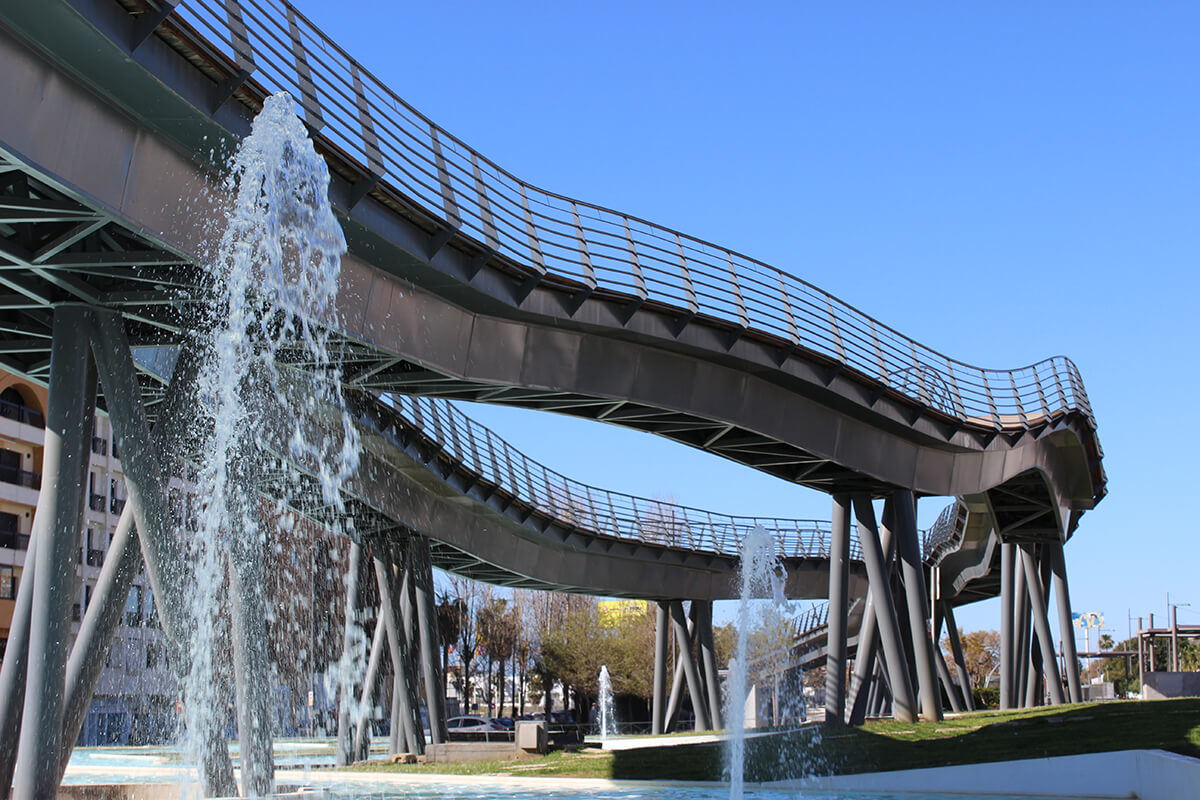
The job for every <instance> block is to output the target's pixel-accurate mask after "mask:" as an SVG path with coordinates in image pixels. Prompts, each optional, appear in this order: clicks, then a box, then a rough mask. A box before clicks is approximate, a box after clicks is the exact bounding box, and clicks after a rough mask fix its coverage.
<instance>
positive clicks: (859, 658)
mask: <svg viewBox="0 0 1200 800" xmlns="http://www.w3.org/2000/svg"><path fill="white" fill-rule="evenodd" d="M893 538H894V537H893V536H892V529H891V528H890V527H885V528H882V529H881V530H880V531H879V539H880V542H879V545H880V549H881V550H882V551H883V557H884V561H885V562H886V564H887V571H888V573H889V574H890V573H891V571H892V544H893ZM881 657H882V656H881V654H880V652H879V620H878V618H877V617H876V616H875V598H874V595H873V594H872V593H871V589H870V588H869V587H868V588H867V599H866V607H865V608H864V609H863V618H862V624H861V625H860V626H859V629H858V652H857V653H855V656H854V680H853V682H852V683H851V691H850V715H849V721H850V724H851V725H862V724H863V723H864V722H866V719H867V712H868V709H869V708H870V701H871V697H868V696H867V693H866V692H864V691H863V687H864V686H865V685H866V684H867V683H868V682H869V681H871V680H872V676H874V674H875V668H876V665H877V664H876V662H877V661H878V659H879V658H881ZM872 696H873V695H872Z"/></svg>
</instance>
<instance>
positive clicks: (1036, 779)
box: [762, 750, 1200, 800]
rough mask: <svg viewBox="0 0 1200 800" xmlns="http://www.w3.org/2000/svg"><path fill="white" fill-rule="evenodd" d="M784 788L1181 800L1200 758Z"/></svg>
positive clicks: (1052, 762)
mask: <svg viewBox="0 0 1200 800" xmlns="http://www.w3.org/2000/svg"><path fill="white" fill-rule="evenodd" d="M762 785H764V786H768V787H771V788H780V789H809V790H813V789H815V790H820V791H887V792H891V793H906V792H943V793H951V794H953V793H958V794H973V795H988V794H996V795H1005V796H1008V797H1012V796H1016V797H1021V796H1037V797H1047V796H1050V797H1063V798H1070V797H1086V798H1138V800H1180V798H1185V797H1195V796H1196V794H1195V793H1196V792H1197V791H1198V789H1197V787H1200V759H1195V758H1188V757H1187V756H1180V755H1176V754H1174V753H1168V752H1166V751H1165V750H1122V751H1118V752H1111V753H1088V754H1086V755H1079V756H1059V757H1056V758H1031V759H1023V760H1020V761H997V762H993V763H990V764H964V765H962V766H955V767H936V768H931V769H913V770H900V771H894V772H871V773H864V774H861V775H835V776H831V777H823V778H802V779H799V780H788V781H772V782H769V783H765V784H762Z"/></svg>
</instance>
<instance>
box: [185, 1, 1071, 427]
mask: <svg viewBox="0 0 1200 800" xmlns="http://www.w3.org/2000/svg"><path fill="white" fill-rule="evenodd" d="M165 24H166V25H167V26H169V28H170V29H171V32H172V34H173V35H174V36H175V37H178V38H179V39H181V40H183V41H185V42H187V44H188V46H189V47H190V48H192V49H193V51H194V53H195V54H196V56H197V57H198V58H200V59H202V60H205V61H207V62H208V65H209V68H210V70H216V71H217V72H219V73H220V74H223V75H227V76H229V79H228V80H227V81H226V82H225V83H224V84H222V85H220V86H218V87H217V89H218V90H220V89H222V88H223V89H224V90H225V92H226V93H227V95H231V94H233V93H234V92H235V91H237V90H238V89H239V88H240V89H241V90H243V91H248V92H250V93H251V94H252V95H253V94H258V93H275V92H280V91H286V92H288V93H290V94H291V96H292V97H293V98H294V99H295V102H296V104H297V111H298V113H299V114H300V115H301V116H302V117H303V118H304V119H305V121H306V122H307V124H308V125H309V127H310V129H311V130H312V131H313V132H314V137H315V138H316V139H317V140H318V142H319V144H320V146H321V147H322V148H323V149H324V150H325V151H326V152H332V153H335V154H337V157H339V158H342V159H344V160H346V161H347V162H350V163H351V164H353V165H354V169H355V170H357V171H358V172H359V173H360V174H362V175H364V176H366V177H365V178H364V179H363V181H362V186H363V187H365V188H364V191H366V190H369V189H370V188H371V187H372V186H375V185H376V184H380V185H381V188H386V189H389V190H391V191H394V192H395V193H397V194H398V195H399V196H400V197H401V198H403V202H404V204H405V205H406V206H408V207H410V209H411V210H412V211H414V212H415V213H416V214H417V215H418V216H419V217H420V218H421V219H423V220H424V221H425V222H426V223H428V224H431V225H433V226H435V227H436V228H438V229H439V231H440V232H441V234H442V235H443V237H444V238H442V239H441V240H442V241H445V240H446V239H448V238H449V237H450V236H456V237H458V238H459V240H460V241H463V240H465V242H466V243H467V245H468V247H469V248H473V249H474V250H475V251H476V252H477V254H478V255H482V256H483V257H484V258H486V259H492V258H495V259H496V260H497V262H502V264H503V267H504V268H505V269H508V270H510V271H515V272H516V273H518V275H519V276H521V277H524V278H525V280H524V282H523V283H522V286H524V287H528V290H532V287H534V286H535V285H537V284H538V283H544V284H546V285H549V286H552V287H554V288H557V289H559V290H562V291H566V292H570V293H571V294H572V296H573V297H575V298H577V300H578V302H579V303H582V302H583V300H585V299H587V298H588V297H589V296H592V295H594V294H597V295H601V296H604V297H606V298H609V299H612V300H615V301H618V302H624V303H625V304H626V307H627V308H628V309H629V313H633V311H635V310H637V309H638V308H640V307H642V306H644V305H645V306H651V307H655V308H658V309H660V310H663V311H665V312H667V313H671V314H675V315H676V316H678V317H679V318H680V319H681V320H684V321H686V320H689V319H692V318H702V319H704V320H706V321H708V322H709V323H710V324H714V325H717V326H719V327H722V328H725V329H728V330H729V331H730V332H731V335H732V336H734V337H737V336H743V335H745V336H749V337H753V338H756V339H759V340H762V341H767V342H770V343H776V344H778V345H779V346H780V348H781V352H782V353H785V354H790V353H792V352H795V351H803V352H805V353H807V354H808V355H809V356H810V357H815V358H817V359H819V360H822V361H825V362H828V363H829V364H830V365H838V366H839V367H840V368H842V369H843V370H844V371H847V372H848V373H849V374H852V375H855V376H857V377H858V379H859V380H863V381H866V382H869V383H870V384H871V385H874V386H879V387H883V388H884V389H886V390H890V391H891V392H893V393H894V394H896V395H898V396H900V397H903V398H906V399H907V400H908V401H909V402H911V403H913V404H915V405H917V406H920V407H923V408H924V409H927V410H930V411H933V412H936V413H938V414H941V415H943V416H945V417H947V418H950V419H953V420H957V421H959V422H961V423H963V424H969V425H976V426H983V427H988V428H993V429H997V430H1003V429H1027V428H1029V427H1032V426H1036V425H1039V424H1042V423H1045V422H1048V421H1050V420H1052V419H1054V418H1056V417H1058V416H1060V415H1063V414H1066V413H1069V412H1078V413H1081V414H1083V415H1084V416H1085V417H1086V418H1087V419H1088V421H1089V423H1090V424H1092V425H1093V426H1094V419H1093V417H1092V410H1091V406H1090V404H1089V402H1088V398H1087V394H1086V392H1085V391H1084V387H1083V382H1082V380H1081V378H1080V376H1079V372H1078V370H1077V369H1076V368H1075V365H1074V364H1073V363H1072V362H1071V361H1070V360H1069V359H1067V358H1066V357H1062V356H1056V357H1054V358H1049V359H1046V360H1044V361H1039V362H1038V363H1036V364H1032V365H1029V366H1026V367H1022V368H1020V369H1014V370H985V369H980V368H977V367H973V366H970V365H967V364H964V363H963V362H961V361H956V360H954V359H951V358H948V357H946V356H944V355H942V354H940V353H937V352H935V351H934V350H931V349H929V348H927V347H925V346H924V345H921V344H919V343H918V342H916V341H914V340H912V339H910V338H908V337H906V336H904V335H903V334H901V333H899V332H897V331H895V330H893V329H892V328H890V327H888V326H886V325H884V324H882V323H880V322H879V321H877V320H875V319H873V318H872V317H869V316H867V315H866V314H864V313H862V312H861V311H859V310H857V309H855V308H853V307H852V306H850V305H848V304H846V303H844V302H842V301H841V300H838V299H837V298H835V297H833V296H832V295H829V294H827V293H826V292H823V291H821V290H820V289H818V288H816V287H814V286H812V285H811V284H809V283H807V282H806V281H803V280H801V279H799V278H796V277H794V276H792V275H789V274H787V273H785V272H782V271H780V270H778V269H775V268H774V267H771V266H768V265H766V264H763V263H762V262H760V261H756V260H754V259H752V258H749V257H747V256H745V255H742V254H740V253H737V252H734V251H732V250H728V249H726V248H723V247H719V246H717V245H714V244H711V243H708V242H705V241H703V240H700V239H696V238H694V237H691V236H687V235H685V234H683V233H680V232H678V231H674V230H671V229H668V228H664V227H661V226H658V225H655V224H653V223H650V222H647V221H645V220H643V219H639V218H637V217H634V216H630V215H628V214H623V213H621V212H618V211H613V210H611V209H607V208H603V207H600V206H596V205H593V204H590V203H585V202H583V201H579V200H575V199H572V198H569V197H566V196H563V195H559V194H555V193H553V192H548V191H545V190H542V189H539V188H537V187H534V186H531V185H529V184H527V183H525V182H523V181H521V180H519V179H518V178H516V177H515V176H513V175H512V174H511V173H509V172H507V171H505V170H504V169H502V168H501V167H499V166H497V165H496V164H495V163H493V162H491V161H489V160H488V159H486V158H485V157H483V156H482V155H480V154H479V153H477V152H476V151H475V150H473V149H472V148H470V147H469V146H467V145H466V144H465V143H463V142H462V141H461V140H459V139H457V138H455V137H454V136H453V135H452V134H450V133H448V132H446V131H445V130H443V129H442V128H440V127H439V126H437V125H436V124H435V123H433V122H432V121H431V120H430V119H428V118H427V117H425V116H424V115H422V114H421V113H420V112H419V111H417V110H416V109H414V108H413V107H412V106H410V105H409V104H408V103H406V102H405V101H404V100H403V99H401V98H400V97H399V96H398V95H397V94H396V93H395V92H393V91H392V90H391V89H389V88H388V87H387V86H385V85H384V84H383V83H382V82H380V81H379V80H378V79H376V78H375V77H374V76H373V75H372V74H371V73H370V72H369V71H368V70H367V69H365V68H364V67H363V66H362V65H361V64H359V63H358V62H357V61H355V60H354V59H353V58H352V57H351V56H350V55H349V54H348V53H347V52H346V51H345V50H343V49H341V48H340V47H338V46H337V44H335V43H334V42H333V41H332V40H331V39H330V38H329V37H327V36H326V35H325V34H324V33H322V32H321V31H320V30H319V29H318V28H316V26H314V25H313V24H312V23H311V22H309V21H308V20H307V19H306V18H305V17H304V16H303V15H302V14H300V13H299V12H298V11H296V10H295V9H294V8H293V7H292V6H291V5H290V4H288V3H287V2H284V0H185V1H184V2H181V3H179V5H177V6H176V7H175V8H174V10H173V11H172V12H171V14H170V16H169V17H168V19H167V22H166V23H165ZM731 341H732V340H731Z"/></svg>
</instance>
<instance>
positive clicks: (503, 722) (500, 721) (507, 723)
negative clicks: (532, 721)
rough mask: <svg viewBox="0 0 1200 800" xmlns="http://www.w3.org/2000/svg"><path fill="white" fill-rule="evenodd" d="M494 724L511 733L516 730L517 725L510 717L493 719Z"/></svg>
mask: <svg viewBox="0 0 1200 800" xmlns="http://www.w3.org/2000/svg"><path fill="white" fill-rule="evenodd" d="M492 724H493V725H498V726H500V728H502V729H503V730H506V731H511V730H513V729H515V728H516V723H515V722H513V721H512V719H511V718H510V717H492Z"/></svg>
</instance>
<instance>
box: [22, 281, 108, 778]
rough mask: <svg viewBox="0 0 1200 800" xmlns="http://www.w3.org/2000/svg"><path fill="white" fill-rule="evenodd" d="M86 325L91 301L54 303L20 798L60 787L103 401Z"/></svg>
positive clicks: (31, 614) (30, 624) (24, 714)
mask: <svg viewBox="0 0 1200 800" xmlns="http://www.w3.org/2000/svg"><path fill="white" fill-rule="evenodd" d="M87 330H88V325H87V308H86V307H83V306H77V305H60V306H57V307H56V308H55V309H54V335H53V338H52V340H51V355H50V391H49V402H48V406H49V407H48V409H47V412H46V439H45V446H44V449H43V454H42V475H43V478H42V489H41V493H40V494H39V495H38V505H37V511H36V513H35V515H34V521H33V524H34V529H35V530H36V531H37V533H36V536H35V537H34V538H36V540H37V551H38V552H37V563H36V567H37V574H36V575H35V576H34V585H33V606H32V609H31V612H30V621H29V654H28V670H27V673H26V679H25V708H24V711H23V714H22V724H21V735H20V740H19V741H20V744H19V745H18V753H17V767H16V773H15V775H14V780H13V792H14V796H15V797H16V798H17V800H42V798H48V797H54V796H55V794H56V792H57V789H58V769H57V767H58V759H59V748H60V740H61V737H62V722H63V695H64V688H65V686H66V673H67V640H68V638H69V637H70V634H71V595H72V591H73V588H74V586H75V564H76V561H77V559H76V557H75V555H76V552H77V549H78V547H79V530H80V526H81V523H82V521H83V508H84V491H83V487H84V486H86V485H87V471H88V454H89V452H90V449H89V445H90V444H91V433H92V418H93V414H94V413H95V408H96V388H97V387H96V369H95V367H94V365H93V363H92V360H91V358H90V357H89V353H88V349H89V348H88V337H87Z"/></svg>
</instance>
